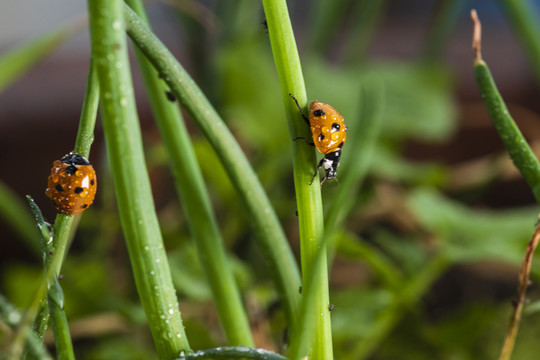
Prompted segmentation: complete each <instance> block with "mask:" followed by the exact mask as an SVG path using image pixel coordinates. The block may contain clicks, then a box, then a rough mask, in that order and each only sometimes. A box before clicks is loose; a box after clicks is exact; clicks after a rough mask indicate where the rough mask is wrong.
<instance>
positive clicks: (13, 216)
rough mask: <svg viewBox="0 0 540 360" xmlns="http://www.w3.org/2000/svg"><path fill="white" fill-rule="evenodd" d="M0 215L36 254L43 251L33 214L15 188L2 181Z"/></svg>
mask: <svg viewBox="0 0 540 360" xmlns="http://www.w3.org/2000/svg"><path fill="white" fill-rule="evenodd" d="M0 216H1V217H2V218H3V219H4V223H5V224H6V225H8V226H10V227H11V229H12V230H13V232H14V233H16V234H17V235H18V236H19V238H20V239H21V240H23V241H24V243H25V244H26V245H27V248H28V249H30V250H31V251H32V253H34V255H39V254H40V253H41V252H40V251H39V243H38V241H37V240H38V237H37V236H36V231H35V230H34V221H33V219H32V216H31V215H30V214H29V213H28V209H27V208H26V207H25V206H24V205H23V202H22V201H21V200H19V198H18V197H17V195H16V194H15V193H14V192H13V190H11V189H10V188H9V187H8V186H7V185H6V184H4V183H3V182H2V181H0Z"/></svg>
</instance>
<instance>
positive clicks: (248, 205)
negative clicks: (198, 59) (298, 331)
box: [124, 6, 300, 322]
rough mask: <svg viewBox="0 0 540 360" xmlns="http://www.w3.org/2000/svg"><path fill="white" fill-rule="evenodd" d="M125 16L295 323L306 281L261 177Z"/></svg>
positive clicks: (184, 78)
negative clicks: (208, 153)
mask: <svg viewBox="0 0 540 360" xmlns="http://www.w3.org/2000/svg"><path fill="white" fill-rule="evenodd" d="M124 16H125V18H126V20H127V32H128V35H129V36H130V37H131V38H132V39H133V41H134V42H135V44H136V45H137V46H138V47H139V48H140V49H141V50H142V52H143V53H144V54H145V55H146V57H147V58H148V59H149V60H150V61H151V62H152V64H153V65H154V67H155V68H156V69H157V70H158V72H159V74H160V75H161V77H162V78H163V79H164V80H165V82H166V83H167V85H168V86H169V87H170V89H171V91H172V92H173V93H174V95H175V96H176V97H177V99H178V101H179V102H180V104H182V106H184V107H185V109H186V110H187V111H188V112H189V114H190V115H191V117H192V118H193V120H194V121H195V122H196V123H197V125H198V126H199V127H200V129H201V130H202V132H203V133H204V135H205V136H206V137H207V139H208V141H209V142H210V144H211V145H212V147H213V148H214V150H215V151H216V153H217V155H218V156H219V158H220V160H221V162H222V163H223V165H224V167H225V170H226V171H227V173H228V175H229V177H230V178H231V181H232V183H233V184H234V186H235V188H236V190H237V192H238V195H239V199H240V201H241V202H242V204H243V207H244V208H245V209H246V211H247V214H248V216H249V219H250V221H251V223H252V224H253V227H254V229H255V230H256V235H257V240H258V241H259V246H260V247H261V250H262V251H263V253H264V256H265V258H266V259H267V261H268V262H269V264H270V273H271V275H272V276H273V278H274V281H275V283H276V286H277V289H278V292H279V294H280V298H281V300H282V301H283V304H284V306H285V309H286V312H287V315H288V316H289V319H291V322H294V318H295V317H296V314H297V311H298V304H299V294H298V287H299V285H300V275H299V273H298V269H297V265H296V262H295V259H294V256H293V254H292V251H291V249H290V247H289V245H288V243H287V239H286V238H285V235H284V233H283V229H282V228H281V225H280V224H279V220H278V218H277V216H276V214H275V212H274V211H273V209H272V206H271V204H270V201H269V199H268V197H267V196H266V194H265V192H264V190H263V188H262V186H261V184H260V182H259V180H258V179H257V176H256V175H255V173H254V171H253V169H252V168H251V166H250V164H249V162H248V161H247V159H246V157H245V155H244V154H243V153H242V150H241V148H240V146H239V145H238V143H237V142H236V140H235V139H234V137H233V136H232V134H231V132H230V131H229V130H228V129H227V128H226V126H225V124H224V123H223V120H222V119H221V118H220V117H219V115H218V114H217V112H216V111H215V110H214V108H213V107H212V106H211V104H210V103H209V101H208V99H207V98H206V97H205V96H204V94H203V93H202V92H201V90H200V89H199V88H198V87H197V85H196V84H195V83H194V82H193V80H192V79H191V77H190V76H189V75H188V74H187V73H186V71H185V70H184V69H183V68H182V66H181V65H180V64H179V63H178V62H177V61H176V59H175V58H174V56H173V55H172V54H171V53H170V52H169V51H168V50H167V48H166V47H165V46H163V44H162V43H161V42H160V41H159V40H158V39H157V38H156V37H155V35H154V34H152V33H151V32H150V31H149V30H148V28H146V26H144V24H143V23H142V22H141V20H140V19H139V18H138V17H137V15H136V14H134V13H133V11H132V10H131V9H129V7H127V6H126V8H125V9H124Z"/></svg>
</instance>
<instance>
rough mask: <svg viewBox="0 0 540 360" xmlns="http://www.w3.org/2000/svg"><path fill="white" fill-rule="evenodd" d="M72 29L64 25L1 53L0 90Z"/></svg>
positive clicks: (54, 46) (50, 51) (69, 34)
mask: <svg viewBox="0 0 540 360" xmlns="http://www.w3.org/2000/svg"><path fill="white" fill-rule="evenodd" d="M73 31H74V29H73V27H72V26H69V27H68V26H66V27H63V28H61V29H58V30H56V31H53V32H51V33H49V34H46V35H43V36H40V37H38V38H36V39H34V40H32V41H29V42H27V43H25V44H23V45H21V46H18V47H16V48H15V49H12V50H10V51H9V52H7V53H4V54H2V55H1V56H0V92H2V91H3V90H4V89H5V88H7V87H8V86H9V85H11V84H12V83H13V82H15V81H16V80H17V79H18V78H19V77H20V76H22V75H24V74H25V73H26V72H27V71H28V70H29V69H30V68H31V67H32V66H34V65H35V64H36V63H38V62H39V61H40V60H42V59H43V58H45V57H46V56H47V55H49V54H50V53H52V52H53V51H54V50H56V49H57V48H58V46H60V45H61V44H62V43H63V42H64V41H65V40H66V39H67V38H68V37H69V36H71V34H72V33H73Z"/></svg>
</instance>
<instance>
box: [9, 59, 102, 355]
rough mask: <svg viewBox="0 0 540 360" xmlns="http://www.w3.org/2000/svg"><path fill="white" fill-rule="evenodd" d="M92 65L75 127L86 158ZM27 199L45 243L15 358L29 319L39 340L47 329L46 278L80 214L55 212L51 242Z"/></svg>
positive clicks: (94, 87)
mask: <svg viewBox="0 0 540 360" xmlns="http://www.w3.org/2000/svg"><path fill="white" fill-rule="evenodd" d="M92 68H93V67H92V66H90V70H89V75H88V83H87V88H86V93H85V98H84V102H83V111H82V112H81V118H80V122H79V129H78V133H77V138H76V142H75V149H74V151H75V152H77V153H79V154H81V155H83V156H86V157H88V155H89V153H90V146H91V144H92V141H93V132H94V126H95V121H96V113H97V107H98V102H97V97H98V94H99V85H98V81H97V78H96V77H95V75H93V70H92ZM27 198H28V200H29V202H30V207H31V208H32V210H33V212H34V215H35V217H36V224H37V226H38V228H39V229H40V234H41V236H42V241H43V242H44V243H45V245H43V249H42V250H43V253H44V254H45V256H44V268H45V272H44V276H43V279H42V281H41V283H40V286H39V288H38V290H37V291H36V295H35V297H34V298H33V300H32V304H31V305H30V307H29V308H28V310H27V311H26V313H25V314H24V317H23V320H22V321H21V325H20V326H19V329H18V331H17V335H16V337H15V340H14V342H13V343H14V345H13V349H12V351H11V354H12V355H13V357H14V358H18V357H19V354H20V352H21V351H22V348H21V347H20V346H19V344H21V343H22V339H24V337H26V336H28V335H27V333H28V331H29V329H30V326H29V324H30V322H31V321H32V319H34V321H35V324H36V325H38V326H37V330H36V336H37V337H38V338H39V339H43V334H44V332H45V330H46V329H47V325H48V319H49V307H48V306H47V293H46V289H47V284H48V283H49V281H50V279H52V278H53V277H55V276H58V274H59V273H60V269H61V267H62V263H63V260H64V256H65V252H66V249H67V247H68V244H69V242H70V239H71V237H72V236H73V235H74V228H75V227H74V226H73V225H74V222H75V224H77V222H78V220H77V221H75V220H76V219H79V218H80V216H77V217H74V216H71V215H65V214H58V215H57V216H56V219H55V222H54V226H53V228H54V231H53V234H54V236H53V239H52V241H49V239H50V234H48V226H47V224H46V223H45V221H44V220H43V217H42V216H41V211H40V210H39V208H38V207H37V205H36V204H35V203H34V202H33V200H32V199H31V198H30V197H28V196H27ZM38 310H39V311H38ZM36 315H37V317H36Z"/></svg>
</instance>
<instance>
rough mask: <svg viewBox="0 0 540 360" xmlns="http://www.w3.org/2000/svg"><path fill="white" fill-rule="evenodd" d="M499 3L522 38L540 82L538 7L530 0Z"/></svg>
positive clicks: (502, 0)
mask: <svg viewBox="0 0 540 360" xmlns="http://www.w3.org/2000/svg"><path fill="white" fill-rule="evenodd" d="M497 3H499V4H500V5H501V6H502V7H503V9H504V12H505V14H506V16H507V18H508V20H509V21H510V24H511V25H512V27H513V28H514V31H515V32H516V34H517V35H518V37H519V39H520V40H521V43H522V45H523V48H524V49H525V52H526V53H527V55H528V56H529V60H530V62H531V65H532V70H533V71H534V73H535V75H536V81H538V82H539V83H540V43H539V42H538V34H540V26H539V25H538V19H537V17H536V16H535V14H536V13H537V11H535V10H536V9H533V8H532V6H530V1H525V0H500V1H497Z"/></svg>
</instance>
